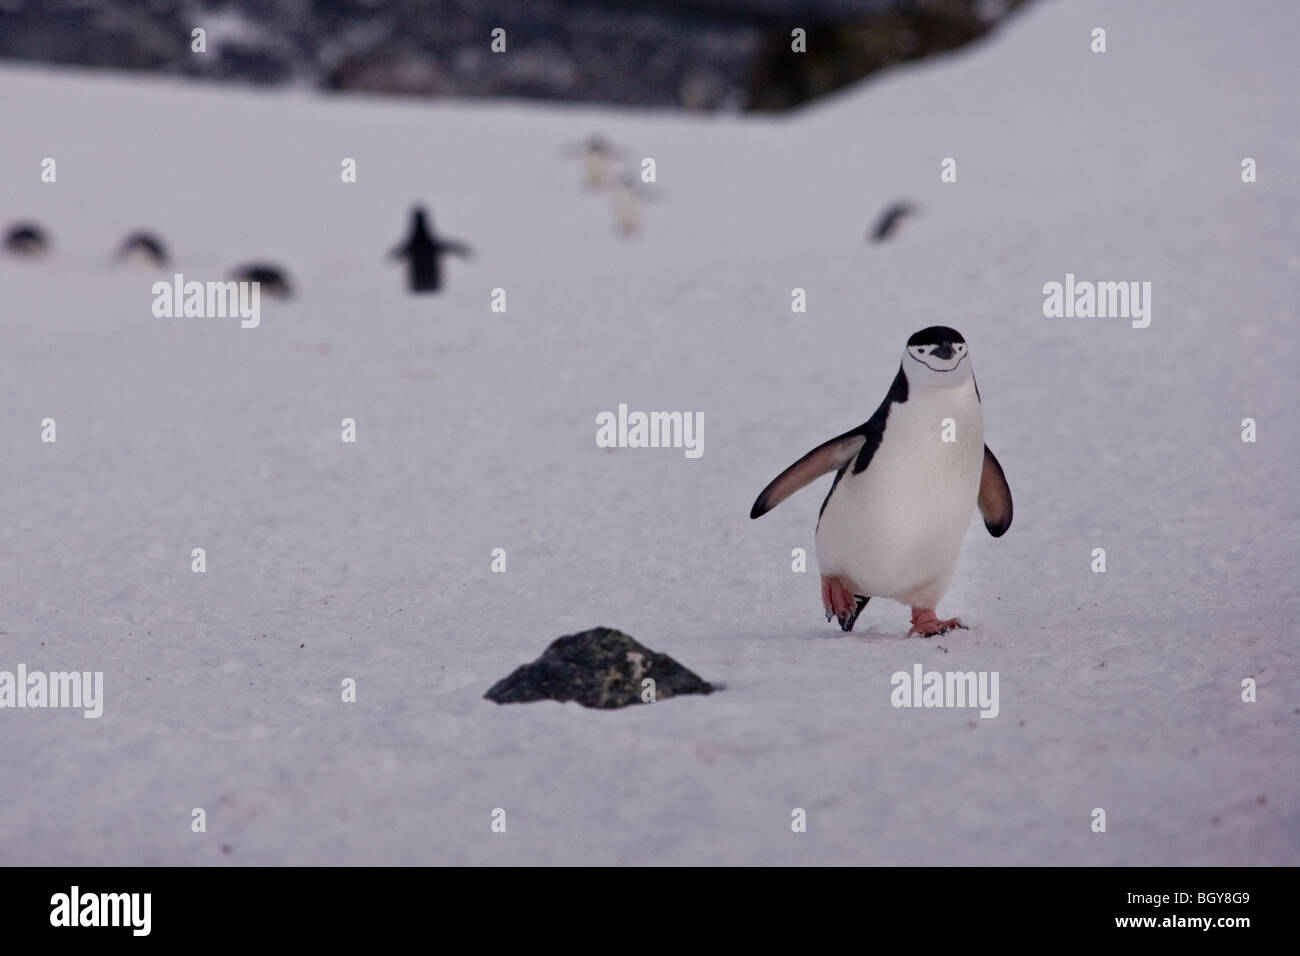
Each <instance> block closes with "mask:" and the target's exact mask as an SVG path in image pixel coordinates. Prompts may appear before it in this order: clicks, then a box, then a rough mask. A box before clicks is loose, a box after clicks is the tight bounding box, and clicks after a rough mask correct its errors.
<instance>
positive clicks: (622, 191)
mask: <svg viewBox="0 0 1300 956" xmlns="http://www.w3.org/2000/svg"><path fill="white" fill-rule="evenodd" d="M658 198H660V193H658V192H657V191H651V190H650V189H649V188H647V186H646V184H645V183H644V182H642V181H641V177H640V175H639V174H637V173H634V172H628V173H623V174H622V175H620V176H619V177H618V181H617V182H616V183H615V184H614V188H613V190H611V191H610V208H611V209H612V210H613V213H614V232H615V233H617V234H618V236H619V237H620V238H622V239H630V238H631V237H633V236H636V235H639V234H640V232H641V229H642V219H643V217H642V210H643V209H644V208H645V204H646V202H647V201H653V200H657V199H658Z"/></svg>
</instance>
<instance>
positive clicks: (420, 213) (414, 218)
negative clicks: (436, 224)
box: [411, 206, 429, 232]
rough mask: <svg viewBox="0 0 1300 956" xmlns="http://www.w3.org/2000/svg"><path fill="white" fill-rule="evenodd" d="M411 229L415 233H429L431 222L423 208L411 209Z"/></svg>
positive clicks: (414, 207)
mask: <svg viewBox="0 0 1300 956" xmlns="http://www.w3.org/2000/svg"><path fill="white" fill-rule="evenodd" d="M411 229H412V230H413V231H415V232H428V231H429V220H428V218H427V215H426V213H425V211H424V207H423V206H412V207H411Z"/></svg>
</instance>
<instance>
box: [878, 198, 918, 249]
mask: <svg viewBox="0 0 1300 956" xmlns="http://www.w3.org/2000/svg"><path fill="white" fill-rule="evenodd" d="M914 215H916V206H914V205H913V204H912V203H910V202H908V201H907V200H905V199H903V200H899V201H898V202H893V203H890V204H889V205H888V206H886V207H885V211H884V212H882V213H881V214H880V217H879V218H878V219H877V220H876V224H875V226H873V227H872V230H871V241H872V242H884V241H885V240H886V239H888V238H889V237H890V236H892V235H893V234H894V233H895V232H897V231H898V227H899V224H900V223H901V222H902V221H903V219H905V218H906V217H908V216H914Z"/></svg>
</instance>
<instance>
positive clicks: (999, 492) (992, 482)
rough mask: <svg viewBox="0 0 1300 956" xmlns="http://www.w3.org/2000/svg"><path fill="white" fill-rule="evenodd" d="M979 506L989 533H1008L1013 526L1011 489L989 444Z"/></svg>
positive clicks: (997, 534) (981, 473)
mask: <svg viewBox="0 0 1300 956" xmlns="http://www.w3.org/2000/svg"><path fill="white" fill-rule="evenodd" d="M979 506H980V516H981V517H983V519H984V527H986V528H988V529H989V534H991V535H993V537H995V538H1000V537H1002V536H1003V535H1004V534H1006V533H1007V529H1008V528H1010V527H1011V489H1010V488H1009V487H1008V486H1007V476H1006V475H1004V474H1003V473H1002V466H1001V465H999V464H998V460H997V459H996V458H994V457H993V452H991V451H989V446H988V445H985V446H984V468H983V470H982V471H981V472H980V493H979Z"/></svg>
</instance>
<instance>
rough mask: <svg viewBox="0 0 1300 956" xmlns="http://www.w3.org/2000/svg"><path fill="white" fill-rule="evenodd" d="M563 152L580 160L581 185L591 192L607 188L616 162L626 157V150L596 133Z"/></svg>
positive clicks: (611, 179) (611, 180)
mask: <svg viewBox="0 0 1300 956" xmlns="http://www.w3.org/2000/svg"><path fill="white" fill-rule="evenodd" d="M565 152H567V153H569V154H570V155H573V154H577V155H579V156H580V157H581V158H582V185H583V186H584V187H586V188H587V189H589V190H591V191H593V192H598V191H600V190H602V189H605V188H607V187H608V186H609V185H610V184H611V183H612V182H613V181H614V174H615V171H616V169H617V167H618V162H619V160H620V159H622V158H623V157H624V156H626V155H627V151H626V150H624V149H622V148H621V147H618V146H615V145H614V144H613V143H611V142H610V141H609V140H607V139H605V137H603V136H601V135H600V134H598V133H597V134H595V135H592V136H588V137H587V139H586V140H584V141H583V142H582V143H575V144H573V145H571V146H569V147H568V148H567V149H566V150H565Z"/></svg>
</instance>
